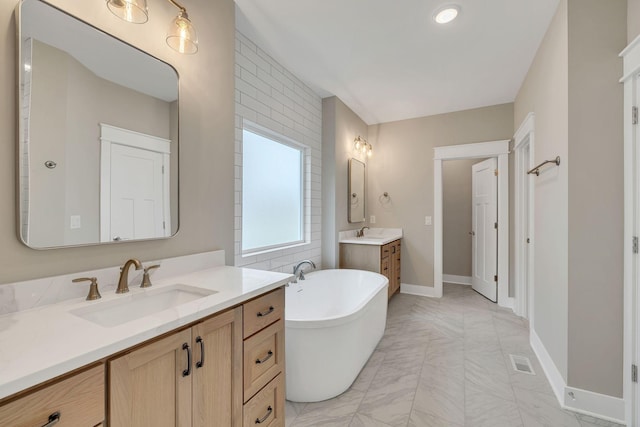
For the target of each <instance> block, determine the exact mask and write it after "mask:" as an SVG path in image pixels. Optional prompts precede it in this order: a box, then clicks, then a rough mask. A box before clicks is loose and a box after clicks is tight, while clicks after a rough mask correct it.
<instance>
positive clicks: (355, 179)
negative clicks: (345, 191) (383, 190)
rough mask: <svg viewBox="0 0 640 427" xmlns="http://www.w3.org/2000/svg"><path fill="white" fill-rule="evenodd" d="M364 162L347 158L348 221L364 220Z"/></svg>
mask: <svg viewBox="0 0 640 427" xmlns="http://www.w3.org/2000/svg"><path fill="white" fill-rule="evenodd" d="M364 182H365V174H364V163H362V162H361V161H360V160H356V159H349V218H348V219H349V222H364V221H365V212H364V202H365V184H364Z"/></svg>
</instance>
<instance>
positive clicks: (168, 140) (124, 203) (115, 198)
mask: <svg viewBox="0 0 640 427" xmlns="http://www.w3.org/2000/svg"><path fill="white" fill-rule="evenodd" d="M16 16H17V19H18V28H19V37H18V43H19V45H18V53H19V56H20V61H19V65H18V66H19V70H18V71H19V72H18V75H19V77H20V85H19V95H18V101H19V106H20V108H19V129H20V134H19V141H18V150H17V151H18V161H19V164H18V168H19V171H20V172H19V183H18V186H19V188H18V191H19V230H18V233H19V235H20V238H21V239H22V241H23V242H24V243H26V244H27V245H28V246H30V247H32V248H37V249H45V248H53V247H62V246H78V245H91V244H98V243H107V242H117V241H126V240H138V239H154V238H163V237H169V236H171V235H173V234H175V233H176V231H177V229H178V169H177V167H178V145H177V142H178V76H177V74H176V72H175V70H174V69H173V68H172V67H171V66H170V65H168V64H166V63H164V62H162V61H160V60H158V59H156V58H154V57H152V56H150V55H148V54H146V53H144V52H142V51H140V50H138V49H136V48H133V47H132V46H130V45H128V44H126V43H124V42H122V41H120V40H118V39H116V38H114V37H112V36H110V35H108V34H105V33H103V32H102V31H100V30H98V29H96V28H94V27H92V26H90V25H88V24H86V23H84V22H82V21H80V20H78V19H76V18H74V17H71V16H69V15H67V14H66V13H64V12H62V11H60V10H58V9H56V8H54V7H52V6H50V5H48V4H46V3H43V2H42V1H40V0H23V1H22V2H21V3H20V5H19V7H18V10H17V13H16Z"/></svg>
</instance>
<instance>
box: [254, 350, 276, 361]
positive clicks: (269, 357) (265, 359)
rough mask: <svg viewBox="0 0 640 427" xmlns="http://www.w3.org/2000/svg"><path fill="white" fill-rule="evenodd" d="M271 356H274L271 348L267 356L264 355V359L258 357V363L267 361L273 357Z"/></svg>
mask: <svg viewBox="0 0 640 427" xmlns="http://www.w3.org/2000/svg"><path fill="white" fill-rule="evenodd" d="M271 356H273V351H271V350H269V352H268V353H267V355H266V356H265V357H263V358H262V359H256V365H259V364H261V363H264V362H266V361H267V360H269V359H271Z"/></svg>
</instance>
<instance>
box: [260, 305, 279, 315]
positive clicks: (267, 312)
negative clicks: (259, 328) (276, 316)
mask: <svg viewBox="0 0 640 427" xmlns="http://www.w3.org/2000/svg"><path fill="white" fill-rule="evenodd" d="M274 310H275V308H273V306H270V307H269V310H267V311H260V312H258V314H256V316H258V317H264V316H268V315H269V314H271V313H273V311H274Z"/></svg>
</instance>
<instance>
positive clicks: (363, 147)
mask: <svg viewBox="0 0 640 427" xmlns="http://www.w3.org/2000/svg"><path fill="white" fill-rule="evenodd" d="M353 148H354V150H356V151H357V152H358V153H362V154H366V155H367V157H371V154H373V147H372V146H371V144H369V143H368V142H367V140H366V139H364V138H362V137H361V136H360V135H358V136H357V137H356V139H355V140H354V141H353Z"/></svg>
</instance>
